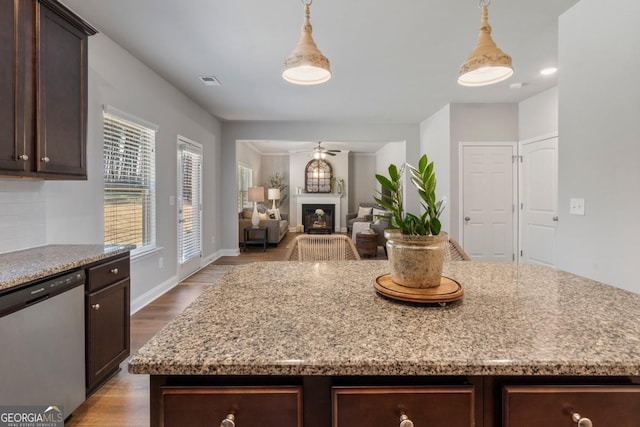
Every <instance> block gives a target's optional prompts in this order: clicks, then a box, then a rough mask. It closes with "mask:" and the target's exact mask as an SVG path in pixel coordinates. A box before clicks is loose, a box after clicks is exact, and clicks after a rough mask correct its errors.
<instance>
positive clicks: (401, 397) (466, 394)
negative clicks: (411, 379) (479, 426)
mask: <svg viewBox="0 0 640 427" xmlns="http://www.w3.org/2000/svg"><path fill="white" fill-rule="evenodd" d="M332 400H333V404H332V411H333V423H332V425H333V427H350V426H368V427H388V426H398V425H399V426H409V425H416V426H430V427H472V426H475V410H474V389H473V386H462V387H456V386H451V387H449V386H434V387H334V388H333V390H332ZM410 423H412V424H410Z"/></svg>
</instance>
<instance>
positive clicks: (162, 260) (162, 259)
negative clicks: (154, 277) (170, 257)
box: [158, 257, 164, 268]
mask: <svg viewBox="0 0 640 427" xmlns="http://www.w3.org/2000/svg"><path fill="white" fill-rule="evenodd" d="M162 267H164V258H162V257H160V258H158V268H162Z"/></svg>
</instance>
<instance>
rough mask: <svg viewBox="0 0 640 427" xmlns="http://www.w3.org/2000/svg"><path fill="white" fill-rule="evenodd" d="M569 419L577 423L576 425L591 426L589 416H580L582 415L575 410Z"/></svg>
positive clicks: (580, 426)
mask: <svg viewBox="0 0 640 427" xmlns="http://www.w3.org/2000/svg"><path fill="white" fill-rule="evenodd" d="M571 419H572V420H573V422H574V423H578V424H577V426H578V427H593V423H592V422H591V420H590V419H589V418H582V416H581V415H580V414H579V413H577V412H574V413H573V414H571Z"/></svg>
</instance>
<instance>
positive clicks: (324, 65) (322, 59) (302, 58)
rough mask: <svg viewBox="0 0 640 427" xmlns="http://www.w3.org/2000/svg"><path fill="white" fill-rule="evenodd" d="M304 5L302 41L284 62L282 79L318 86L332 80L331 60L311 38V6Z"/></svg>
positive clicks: (299, 41)
mask: <svg viewBox="0 0 640 427" xmlns="http://www.w3.org/2000/svg"><path fill="white" fill-rule="evenodd" d="M310 4H311V3H305V4H304V12H305V18H304V23H303V24H302V30H301V33H300V40H298V44H297V45H296V47H295V48H294V49H293V52H291V54H290V55H289V56H288V57H287V59H286V60H285V62H284V71H283V72H282V78H283V79H285V80H286V81H288V82H289V83H293V84H297V85H317V84H320V83H324V82H326V81H327V80H329V79H330V78H331V70H330V68H329V60H328V59H327V57H326V56H324V55H323V54H322V52H320V49H318V46H316V43H315V42H314V41H313V37H312V36H311V32H312V30H313V29H312V27H311V22H310V18H309V15H310V13H309V5H310Z"/></svg>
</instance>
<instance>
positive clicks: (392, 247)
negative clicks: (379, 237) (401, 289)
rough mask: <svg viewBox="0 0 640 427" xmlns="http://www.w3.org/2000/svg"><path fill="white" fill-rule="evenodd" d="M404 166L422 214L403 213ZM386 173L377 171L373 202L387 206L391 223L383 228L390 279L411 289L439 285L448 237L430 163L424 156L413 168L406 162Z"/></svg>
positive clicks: (442, 207) (432, 167) (390, 166)
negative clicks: (379, 188) (376, 193)
mask: <svg viewBox="0 0 640 427" xmlns="http://www.w3.org/2000/svg"><path fill="white" fill-rule="evenodd" d="M405 169H406V170H408V171H409V173H410V175H411V183H412V184H413V186H414V187H415V188H416V190H417V192H418V195H419V196H420V199H421V204H422V207H423V208H424V213H422V214H421V215H416V214H413V213H409V212H405V210H404V204H403V199H402V176H403V174H404V172H405ZM388 171H389V176H388V177H386V176H384V175H380V174H376V180H377V181H378V182H379V183H380V185H381V186H382V191H378V197H374V199H375V201H376V202H377V203H378V204H379V205H380V206H382V207H383V208H384V209H386V210H387V211H388V212H389V213H388V215H389V216H390V226H389V228H387V229H386V230H385V237H386V238H387V254H388V257H389V263H390V267H391V280H393V282H395V283H397V284H399V285H403V286H408V287H412V288H431V287H436V286H439V285H440V280H441V276H442V266H443V263H444V251H445V249H446V243H447V240H448V236H447V234H446V233H443V232H441V223H440V219H439V217H440V214H441V213H442V211H443V209H444V204H443V202H442V200H439V201H438V200H436V176H435V172H434V166H433V162H429V159H428V158H427V155H426V154H425V155H423V156H422V157H421V158H420V160H419V161H418V166H417V167H414V166H411V165H409V164H407V163H405V164H404V165H403V166H402V167H401V168H400V169H398V167H397V166H396V165H394V164H391V165H389V169H388Z"/></svg>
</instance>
